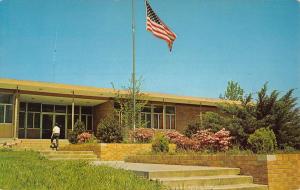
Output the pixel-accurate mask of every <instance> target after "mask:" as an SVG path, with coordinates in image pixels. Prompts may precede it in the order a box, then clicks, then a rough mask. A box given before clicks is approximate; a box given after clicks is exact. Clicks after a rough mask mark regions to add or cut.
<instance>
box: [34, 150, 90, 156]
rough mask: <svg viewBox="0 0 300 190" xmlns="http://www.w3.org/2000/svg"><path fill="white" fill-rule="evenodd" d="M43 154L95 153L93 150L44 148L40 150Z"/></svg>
mask: <svg viewBox="0 0 300 190" xmlns="http://www.w3.org/2000/svg"><path fill="white" fill-rule="evenodd" d="M40 153H42V154H46V155H50V154H55V155H56V154H94V152H93V151H61V150H59V151H52V150H44V151H40Z"/></svg>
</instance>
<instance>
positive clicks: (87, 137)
mask: <svg viewBox="0 0 300 190" xmlns="http://www.w3.org/2000/svg"><path fill="white" fill-rule="evenodd" d="M93 140H94V136H93V135H92V134H90V133H87V132H83V133H81V134H79V135H78V136H77V141H78V143H89V142H93Z"/></svg>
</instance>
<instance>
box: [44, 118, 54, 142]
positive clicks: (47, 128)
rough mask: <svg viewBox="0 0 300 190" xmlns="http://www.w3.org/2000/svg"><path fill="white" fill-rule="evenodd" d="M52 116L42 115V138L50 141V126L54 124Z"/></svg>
mask: <svg viewBox="0 0 300 190" xmlns="http://www.w3.org/2000/svg"><path fill="white" fill-rule="evenodd" d="M53 116H54V115H53V114H43V115H42V117H43V118H42V138H43V139H50V138H51V134H52V126H53V124H54V121H53V120H54V117H53Z"/></svg>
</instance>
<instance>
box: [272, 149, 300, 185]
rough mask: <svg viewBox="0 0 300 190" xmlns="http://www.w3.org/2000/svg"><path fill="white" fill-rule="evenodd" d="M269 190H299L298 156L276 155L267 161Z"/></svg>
mask: <svg viewBox="0 0 300 190" xmlns="http://www.w3.org/2000/svg"><path fill="white" fill-rule="evenodd" d="M268 182H269V187H270V188H269V189H270V190H275V189H276V190H286V189H291V190H296V189H297V190H299V189H300V154H276V155H274V159H271V160H268Z"/></svg>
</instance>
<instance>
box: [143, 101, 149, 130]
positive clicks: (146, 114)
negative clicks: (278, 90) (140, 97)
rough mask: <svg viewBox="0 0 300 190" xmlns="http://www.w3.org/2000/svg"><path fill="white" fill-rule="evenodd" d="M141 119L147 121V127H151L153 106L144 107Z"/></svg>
mask: <svg viewBox="0 0 300 190" xmlns="http://www.w3.org/2000/svg"><path fill="white" fill-rule="evenodd" d="M141 121H142V122H143V123H146V127H147V128H151V107H148V106H147V107H144V108H143V110H142V112H141Z"/></svg>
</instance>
